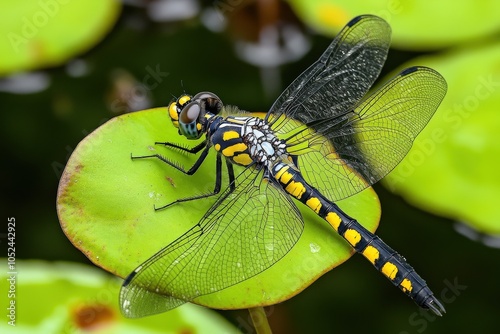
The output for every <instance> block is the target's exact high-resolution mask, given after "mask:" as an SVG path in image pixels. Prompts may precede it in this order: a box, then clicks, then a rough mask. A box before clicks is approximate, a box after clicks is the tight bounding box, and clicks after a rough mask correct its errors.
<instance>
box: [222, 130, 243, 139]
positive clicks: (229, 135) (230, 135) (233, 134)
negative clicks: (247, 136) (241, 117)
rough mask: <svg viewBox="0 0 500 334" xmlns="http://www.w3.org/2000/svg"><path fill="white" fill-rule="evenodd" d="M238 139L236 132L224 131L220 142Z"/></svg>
mask: <svg viewBox="0 0 500 334" xmlns="http://www.w3.org/2000/svg"><path fill="white" fill-rule="evenodd" d="M239 137H240V134H239V133H238V132H236V131H226V132H224V133H223V134H222V140H225V141H227V140H230V139H235V138H239Z"/></svg>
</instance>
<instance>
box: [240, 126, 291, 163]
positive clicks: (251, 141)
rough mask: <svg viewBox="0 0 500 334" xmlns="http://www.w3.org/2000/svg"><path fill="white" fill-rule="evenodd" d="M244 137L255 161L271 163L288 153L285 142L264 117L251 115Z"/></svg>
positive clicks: (245, 127) (244, 130)
mask: <svg viewBox="0 0 500 334" xmlns="http://www.w3.org/2000/svg"><path fill="white" fill-rule="evenodd" d="M242 137H243V141H244V142H245V143H246V144H247V145H248V150H249V152H250V157H251V158H252V160H253V161H254V162H257V163H260V164H264V165H269V164H272V163H274V162H275V161H277V160H279V159H280V157H281V156H283V155H285V154H286V144H285V142H284V141H282V140H280V139H278V137H276V135H275V134H274V132H273V131H272V130H271V129H270V128H269V125H268V124H267V123H266V122H265V121H264V120H262V119H259V118H255V117H249V118H248V121H247V122H246V124H245V126H244V128H243V136H242Z"/></svg>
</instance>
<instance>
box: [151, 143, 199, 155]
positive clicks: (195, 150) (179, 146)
mask: <svg viewBox="0 0 500 334" xmlns="http://www.w3.org/2000/svg"><path fill="white" fill-rule="evenodd" d="M155 145H163V146H166V147H173V148H176V149H178V150H181V151H183V152H187V153H192V154H194V153H198V152H200V151H201V150H202V149H203V148H205V147H206V146H207V142H206V141H203V142H201V143H200V144H198V145H196V146H195V147H191V148H187V147H184V146H181V145H179V144H174V143H169V142H160V141H157V142H155Z"/></svg>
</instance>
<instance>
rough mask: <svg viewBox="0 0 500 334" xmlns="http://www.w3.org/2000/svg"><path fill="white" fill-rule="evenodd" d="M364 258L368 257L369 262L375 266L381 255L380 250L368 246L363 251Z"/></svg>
mask: <svg viewBox="0 0 500 334" xmlns="http://www.w3.org/2000/svg"><path fill="white" fill-rule="evenodd" d="M363 256H364V257H366V258H367V259H368V261H370V262H371V263H372V264H373V265H374V264H375V261H377V260H378V258H379V256H380V253H379V251H378V249H376V248H375V247H373V246H368V247H366V248H365V250H364V251H363Z"/></svg>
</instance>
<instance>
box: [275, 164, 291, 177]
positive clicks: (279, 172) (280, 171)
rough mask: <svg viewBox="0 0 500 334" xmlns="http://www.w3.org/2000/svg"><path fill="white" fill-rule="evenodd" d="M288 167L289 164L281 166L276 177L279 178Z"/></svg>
mask: <svg viewBox="0 0 500 334" xmlns="http://www.w3.org/2000/svg"><path fill="white" fill-rule="evenodd" d="M288 168H290V167H289V166H285V167H283V168H281V169H280V170H279V171H278V173H276V179H277V180H279V179H280V178H281V175H283V173H284V172H286V171H287V170H288Z"/></svg>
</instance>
